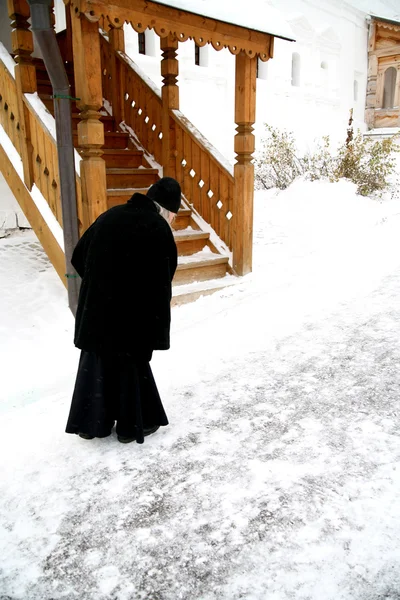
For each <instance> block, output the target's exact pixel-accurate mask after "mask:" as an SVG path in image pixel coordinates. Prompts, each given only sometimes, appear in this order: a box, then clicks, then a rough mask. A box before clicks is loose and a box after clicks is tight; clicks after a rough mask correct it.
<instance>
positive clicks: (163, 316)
mask: <svg viewBox="0 0 400 600" xmlns="http://www.w3.org/2000/svg"><path fill="white" fill-rule="evenodd" d="M71 262H72V265H73V266H74V267H75V269H76V271H77V273H78V274H79V275H80V276H81V277H82V285H81V290H80V294H79V302H78V310H77V314H76V322H75V340H74V341H75V345H76V346H77V347H78V348H81V349H82V350H87V351H92V352H96V353H97V354H101V353H110V352H111V353H117V354H132V355H136V354H137V353H139V354H140V353H141V352H143V351H145V352H148V351H152V350H167V349H168V348H169V331H170V322H171V311H170V302H171V282H172V278H173V276H174V273H175V270H176V266H177V250H176V244H175V240H174V237H173V234H172V231H171V228H170V226H169V225H168V223H167V222H166V220H165V219H164V218H163V217H162V216H161V215H160V214H159V213H158V211H157V209H156V207H155V205H154V203H153V202H152V201H151V200H150V199H149V198H147V197H146V196H143V195H142V194H134V195H133V196H132V198H131V199H130V200H129V201H128V203H127V204H124V205H121V206H116V207H114V208H111V209H109V210H107V211H106V212H105V213H103V214H102V215H100V217H99V218H98V219H97V220H96V221H95V222H94V223H93V224H92V225H91V226H90V227H89V229H88V230H87V231H86V232H85V233H84V234H83V236H82V237H81V239H80V240H79V242H78V244H77V246H76V248H75V250H74V253H73V255H72V260H71Z"/></svg>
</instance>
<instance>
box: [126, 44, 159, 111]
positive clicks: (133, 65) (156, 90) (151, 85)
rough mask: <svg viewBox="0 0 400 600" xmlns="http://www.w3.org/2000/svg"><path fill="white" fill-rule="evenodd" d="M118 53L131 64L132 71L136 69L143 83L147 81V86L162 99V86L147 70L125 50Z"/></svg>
mask: <svg viewBox="0 0 400 600" xmlns="http://www.w3.org/2000/svg"><path fill="white" fill-rule="evenodd" d="M118 54H119V55H120V56H121V58H123V59H124V62H125V63H126V64H127V65H128V66H129V68H130V69H132V71H134V72H135V73H136V74H137V75H138V76H139V77H140V79H141V80H142V81H143V83H145V84H146V85H147V87H149V88H150V89H151V91H152V92H153V94H155V95H156V96H158V98H159V99H160V100H161V90H160V88H159V87H158V86H157V85H156V84H155V83H154V81H153V80H152V79H150V77H148V76H147V74H146V73H145V71H143V69H141V68H140V67H139V66H138V65H137V64H136V63H135V62H134V61H133V60H132V59H131V58H129V56H128V55H127V54H125V52H118Z"/></svg>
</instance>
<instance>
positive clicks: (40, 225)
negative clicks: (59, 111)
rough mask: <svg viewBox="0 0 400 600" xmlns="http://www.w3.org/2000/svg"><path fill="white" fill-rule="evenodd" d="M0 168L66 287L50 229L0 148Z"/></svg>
mask: <svg viewBox="0 0 400 600" xmlns="http://www.w3.org/2000/svg"><path fill="white" fill-rule="evenodd" d="M0 166H1V172H2V174H3V176H4V178H5V180H6V181H7V184H8V186H9V188H10V189H11V191H12V193H13V194H14V196H15V198H16V199H17V201H18V204H19V205H20V207H21V209H22V211H23V213H24V215H25V216H26V218H27V219H28V221H29V223H30V225H31V227H32V229H33V230H34V232H35V234H36V235H37V237H38V238H39V241H40V243H41V244H42V246H43V249H44V251H45V252H46V254H47V256H48V257H49V260H50V262H51V263H52V265H53V267H54V268H55V270H56V271H57V274H58V276H59V277H60V279H61V281H62V282H63V284H64V285H66V278H65V276H64V274H65V258H64V253H63V251H62V250H61V248H60V246H59V245H58V243H57V241H56V239H55V238H54V236H53V234H52V232H51V230H50V228H49V227H48V225H47V223H46V222H45V220H44V219H43V217H42V215H41V214H40V212H39V210H38V208H37V206H36V204H35V203H34V201H33V200H32V197H31V195H30V193H29V191H28V190H27V188H26V186H25V185H24V183H23V181H21V179H20V177H19V175H18V173H17V172H16V171H15V169H14V167H13V165H12V163H11V161H10V159H9V158H8V156H7V154H6V153H5V151H4V149H3V147H2V146H0Z"/></svg>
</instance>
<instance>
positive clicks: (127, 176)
mask: <svg viewBox="0 0 400 600" xmlns="http://www.w3.org/2000/svg"><path fill="white" fill-rule="evenodd" d="M106 177H107V189H121V188H144V187H149V186H151V185H152V184H153V183H155V182H156V181H157V180H158V179H159V178H160V176H159V174H158V169H146V168H145V167H143V168H141V169H132V168H130V169H129V168H128V169H116V168H111V169H106Z"/></svg>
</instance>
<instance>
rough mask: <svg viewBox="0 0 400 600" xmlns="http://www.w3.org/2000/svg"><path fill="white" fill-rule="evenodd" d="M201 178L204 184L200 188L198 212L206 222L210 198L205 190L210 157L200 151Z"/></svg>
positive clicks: (206, 189)
mask: <svg viewBox="0 0 400 600" xmlns="http://www.w3.org/2000/svg"><path fill="white" fill-rule="evenodd" d="M201 178H202V180H203V181H204V185H203V187H202V188H201V192H200V194H201V202H200V211H199V212H200V214H201V216H202V217H203V219H204V220H205V221H206V223H209V222H210V199H209V197H208V196H207V192H208V191H209V189H210V157H209V155H208V154H207V153H206V152H202V153H201Z"/></svg>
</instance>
